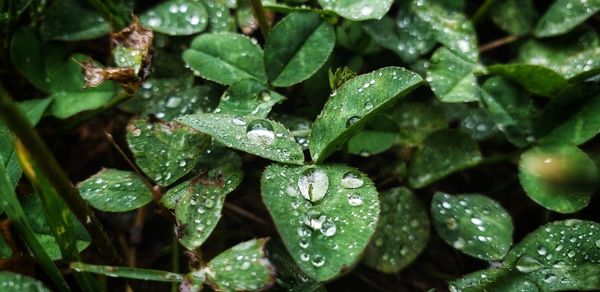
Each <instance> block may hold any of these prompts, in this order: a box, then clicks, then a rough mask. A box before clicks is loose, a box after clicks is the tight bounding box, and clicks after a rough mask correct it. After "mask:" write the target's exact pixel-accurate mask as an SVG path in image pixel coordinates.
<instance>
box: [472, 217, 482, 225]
mask: <svg viewBox="0 0 600 292" xmlns="http://www.w3.org/2000/svg"><path fill="white" fill-rule="evenodd" d="M471 223H473V224H475V225H481V224H483V221H481V219H479V218H471Z"/></svg>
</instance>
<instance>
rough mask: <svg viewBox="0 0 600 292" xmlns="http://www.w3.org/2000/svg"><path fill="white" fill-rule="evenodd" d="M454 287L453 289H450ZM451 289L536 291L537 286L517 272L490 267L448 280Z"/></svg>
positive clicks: (469, 290)
mask: <svg viewBox="0 0 600 292" xmlns="http://www.w3.org/2000/svg"><path fill="white" fill-rule="evenodd" d="M452 289H454V290H452ZM450 290H451V291H463V292H479V291H519V292H538V291H540V290H539V287H538V286H537V285H536V284H535V283H533V282H531V281H528V280H527V278H526V277H525V276H524V275H523V274H521V273H519V272H509V271H507V270H506V269H499V268H490V269H486V270H480V271H476V272H473V273H470V274H467V275H465V276H464V277H462V278H460V279H457V280H454V281H450Z"/></svg>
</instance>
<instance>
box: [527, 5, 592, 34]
mask: <svg viewBox="0 0 600 292" xmlns="http://www.w3.org/2000/svg"><path fill="white" fill-rule="evenodd" d="M598 10H600V2H599V1H597V0H589V1H588V0H556V1H554V3H552V5H551V6H550V8H548V10H546V13H544V15H542V17H541V18H540V20H539V22H538V23H537V26H536V28H535V31H534V33H535V35H536V36H537V37H549V36H555V35H559V34H563V33H565V32H568V31H570V30H571V29H573V28H574V27H575V26H577V25H578V24H580V23H582V22H584V21H585V20H586V19H588V18H589V17H591V16H592V15H594V14H595V13H596V12H598Z"/></svg>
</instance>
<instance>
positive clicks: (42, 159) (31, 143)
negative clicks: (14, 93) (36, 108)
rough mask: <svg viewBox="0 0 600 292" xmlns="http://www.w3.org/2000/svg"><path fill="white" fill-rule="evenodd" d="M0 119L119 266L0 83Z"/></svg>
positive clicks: (110, 246) (93, 218)
mask: <svg viewBox="0 0 600 292" xmlns="http://www.w3.org/2000/svg"><path fill="white" fill-rule="evenodd" d="M0 119H2V120H3V121H4V123H5V124H6V126H7V127H8V128H9V129H10V130H11V131H12V132H13V133H14V134H15V135H16V136H17V138H18V139H19V140H20V141H21V143H22V144H23V146H24V148H25V149H26V150H27V152H28V153H29V154H30V155H31V157H32V158H33V160H34V162H35V163H36V164H37V165H38V167H39V168H40V170H41V172H42V173H43V174H44V175H45V176H46V178H47V179H48V181H49V182H50V184H52V186H53V187H54V188H55V189H56V191H57V192H58V193H59V194H60V196H61V197H62V199H63V200H64V201H65V203H66V204H67V206H68V207H69V209H71V211H72V212H73V213H74V214H75V216H76V217H77V219H79V221H80V222H81V224H83V226H85V228H86V230H87V231H88V232H89V233H90V235H91V237H92V241H93V242H94V244H95V245H96V247H97V248H98V251H99V252H100V254H102V256H103V257H104V258H106V259H107V260H108V261H109V262H110V263H114V264H116V263H120V262H121V260H120V257H119V255H118V253H117V250H116V249H115V247H114V246H113V244H112V242H111V240H110V238H109V237H108V234H106V232H105V231H104V228H103V226H102V224H101V223H100V221H99V220H98V219H97V218H96V214H94V212H93V211H92V209H91V208H90V207H89V206H88V204H87V203H86V202H85V201H84V200H83V199H82V198H81V196H80V194H79V190H78V189H77V188H76V187H75V186H73V184H72V183H71V181H70V180H69V178H68V177H67V175H66V174H65V172H64V171H63V170H62V168H61V167H60V165H59V164H58V162H57V161H56V159H55V158H54V156H53V155H52V153H51V152H50V150H49V149H48V147H47V146H46V144H45V143H44V141H43V140H42V138H41V137H40V136H39V134H38V133H37V132H36V131H35V130H34V129H33V127H32V125H31V123H30V122H29V120H28V119H27V117H26V116H25V115H24V114H23V112H22V111H21V110H20V109H19V107H18V106H17V104H16V103H15V101H14V100H13V99H12V97H10V96H9V94H8V92H7V91H6V89H5V88H4V86H3V85H2V84H1V83H0Z"/></svg>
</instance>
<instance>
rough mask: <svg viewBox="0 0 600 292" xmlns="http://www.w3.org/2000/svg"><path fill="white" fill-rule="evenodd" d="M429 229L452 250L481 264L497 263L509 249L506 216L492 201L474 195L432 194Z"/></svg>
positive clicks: (508, 223) (509, 232)
mask: <svg viewBox="0 0 600 292" xmlns="http://www.w3.org/2000/svg"><path fill="white" fill-rule="evenodd" d="M431 214H432V215H431V216H432V221H433V226H434V227H435V230H436V231H437V233H438V234H439V235H440V237H441V238H442V239H443V240H444V241H445V242H446V243H448V244H450V245H452V247H454V248H456V249H458V250H460V251H462V252H464V253H466V254H468V255H470V256H474V257H477V258H480V259H483V260H500V259H502V258H503V257H504V255H505V254H506V253H507V252H508V250H509V249H510V247H511V245H512V233H513V224H512V220H511V218H510V215H509V214H508V213H507V212H506V210H504V209H503V208H502V206H501V205H500V204H499V203H497V202H496V201H494V200H492V199H490V198H488V197H485V196H482V195H478V194H473V195H457V196H451V195H449V194H445V193H440V192H438V193H436V194H435V195H434V196H433V200H432V201H431Z"/></svg>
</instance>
